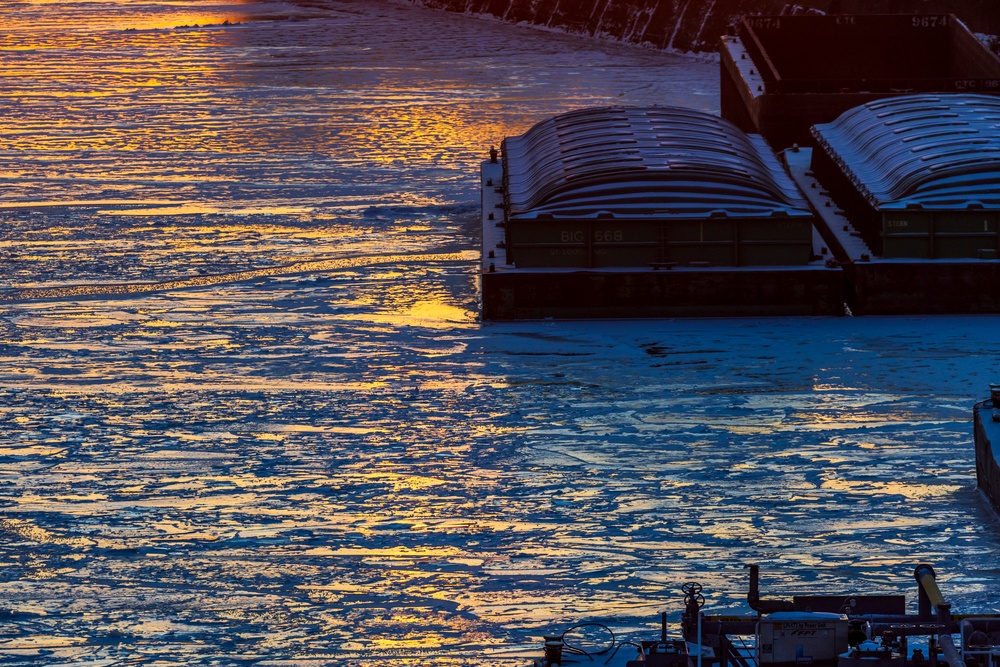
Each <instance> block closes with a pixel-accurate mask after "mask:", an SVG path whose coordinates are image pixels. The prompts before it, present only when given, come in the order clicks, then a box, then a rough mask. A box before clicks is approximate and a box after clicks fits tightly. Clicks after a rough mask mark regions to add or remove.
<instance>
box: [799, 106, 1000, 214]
mask: <svg viewBox="0 0 1000 667" xmlns="http://www.w3.org/2000/svg"><path fill="white" fill-rule="evenodd" d="M812 133H813V137H814V138H815V139H816V142H817V144H818V145H819V146H820V148H822V149H823V150H824V151H826V152H827V154H828V155H830V157H831V158H833V160H834V162H836V163H837V164H838V166H840V168H841V169H842V170H843V171H844V173H845V174H846V175H847V177H848V178H850V179H851V181H852V182H853V183H854V186H855V187H856V188H857V189H858V191H859V192H861V194H862V195H863V196H865V197H866V198H867V199H868V201H869V202H870V203H871V204H872V205H873V206H875V207H876V208H882V209H901V208H907V207H910V208H916V207H924V208H929V209H967V208H971V209H978V208H991V209H993V208H1000V97H993V96H989V95H971V94H970V95H964V94H943V95H905V96H902V97H892V98H888V99H883V100H878V101H876V102H869V103H868V104H863V105H861V106H859V107H855V108H853V109H850V110H849V111H845V112H844V113H843V114H841V115H840V117H839V118H837V120H835V121H833V122H832V123H825V124H822V125H816V126H814V127H813V130H812Z"/></svg>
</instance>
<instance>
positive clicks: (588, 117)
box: [503, 107, 811, 219]
mask: <svg viewBox="0 0 1000 667" xmlns="http://www.w3.org/2000/svg"><path fill="white" fill-rule="evenodd" d="M503 160H504V187H505V199H506V204H507V207H508V211H507V213H508V216H510V217H513V218H520V219H532V218H538V217H544V218H549V217H552V218H574V219H586V218H599V217H615V218H626V219H649V218H656V219H670V218H683V219H699V218H710V217H720V216H722V217H756V218H760V217H769V216H783V217H799V216H802V217H807V216H808V217H811V213H810V212H809V206H808V204H807V202H806V201H805V199H804V198H803V197H802V195H801V193H799V191H798V190H797V188H796V187H795V184H794V183H793V182H792V180H791V179H790V178H789V177H788V176H787V174H785V172H784V170H783V169H782V167H781V165H780V164H779V162H778V160H777V158H776V157H775V156H774V154H773V153H772V152H771V149H770V147H769V146H768V145H767V143H766V142H765V141H764V140H763V139H762V138H761V137H760V136H757V135H746V134H744V133H743V132H742V131H741V130H739V129H738V128H737V127H736V126H735V125H733V124H732V123H730V122H729V121H726V120H723V119H721V118H718V117H717V116H713V115H711V114H708V113H705V112H702V111H696V110H693V109H684V108H677V107H652V108H632V107H607V108H597V109H585V110H581V111H574V112H570V113H566V114H562V115H560V116H555V117H553V118H550V119H548V120H545V121H542V122H540V123H538V124H537V125H535V126H534V127H532V128H531V129H530V130H528V131H527V132H526V133H525V134H523V135H521V136H518V137H508V138H507V139H505V140H504V143H503Z"/></svg>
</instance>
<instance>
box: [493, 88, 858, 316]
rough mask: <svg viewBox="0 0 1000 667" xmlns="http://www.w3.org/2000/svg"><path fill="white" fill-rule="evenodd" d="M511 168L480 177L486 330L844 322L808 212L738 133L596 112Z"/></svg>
mask: <svg viewBox="0 0 1000 667" xmlns="http://www.w3.org/2000/svg"><path fill="white" fill-rule="evenodd" d="M501 155H502V160H500V161H492V160H491V161H490V162H486V163H484V164H483V168H482V185H483V225H484V248H483V262H484V273H483V317H484V319H514V318H524V317H528V318H530V317H608V316H612V317H653V316H670V315H719V314H761V315H763V314H811V315H830V314H840V313H841V312H842V311H843V300H844V299H843V294H842V287H841V280H840V277H839V272H837V271H835V270H831V269H830V268H828V267H827V266H826V264H825V262H824V258H823V257H822V239H821V237H820V235H819V232H818V230H817V229H816V227H815V225H814V221H815V216H814V214H813V213H812V211H811V210H810V208H809V204H808V202H807V201H806V200H805V198H804V197H803V196H802V194H801V193H800V192H799V190H798V188H797V187H796V186H795V184H794V183H793V182H792V180H791V178H790V177H789V176H788V174H787V173H786V172H785V171H784V169H783V167H782V166H781V164H780V163H779V161H778V160H777V158H776V157H775V155H774V154H773V153H772V152H771V150H770V148H769V147H768V146H767V144H766V142H764V141H763V139H761V137H759V136H752V135H746V134H745V133H743V132H742V131H740V130H739V129H738V128H736V127H735V126H734V125H733V124H732V123H730V122H729V121H726V120H724V119H722V118H719V117H717V116H713V115H711V114H708V113H705V112H701V111H696V110H693V109H683V108H676V107H650V108H628V107H607V108H598V109H585V110H582V111H577V112H571V113H567V114H562V115H560V116H556V117H554V118H550V119H547V120H545V121H542V122H540V123H538V124H537V125H535V126H534V127H532V128H531V129H530V130H528V132H526V133H525V134H524V135H522V136H518V137H508V138H507V139H505V140H504V142H503V145H502V150H501ZM762 269H766V270H762Z"/></svg>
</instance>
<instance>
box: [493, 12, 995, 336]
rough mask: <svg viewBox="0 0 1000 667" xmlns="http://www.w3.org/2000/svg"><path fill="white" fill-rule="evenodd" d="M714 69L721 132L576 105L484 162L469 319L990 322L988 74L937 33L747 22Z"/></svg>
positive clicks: (699, 122) (856, 22)
mask: <svg viewBox="0 0 1000 667" xmlns="http://www.w3.org/2000/svg"><path fill="white" fill-rule="evenodd" d="M904 28H905V29H904ZM876 38H877V39H876ZM873 40H874V41H873ZM874 42H877V44H875V43H874ZM921 45H923V46H921ZM824 49H825V51H824ZM838 49H839V50H838ZM817 53H818V54H820V56H819V61H817V62H820V63H822V66H821V65H817V67H816V68H815V69H816V71H817V74H816V75H815V77H814V80H813V81H812V83H809V82H808V81H807V80H806V79H804V78H803V77H804V76H806V75H805V74H804V73H803V72H805V71H807V70H808V69H809V68H805V69H803V68H802V67H801V63H798V62H797V60H796V57H797V56H798V55H801V56H802V57H803V62H812V60H810V59H812V58H816V57H817ZM824 54H825V55H824ZM834 54H837V57H834ZM913 54H918V55H919V56H920V57H919V58H917V57H916V56H914V55H913ZM722 56H723V57H722V60H721V64H720V67H721V69H722V116H723V117H722V118H719V117H715V116H712V115H710V114H707V113H704V112H700V111H695V110H691V109H681V108H676V107H648V108H628V107H606V108H599V109H583V110H580V111H575V112H571V113H567V114H562V115H560V116H556V117H554V118H550V119H547V120H543V121H541V122H540V123H538V124H536V125H535V126H534V127H532V128H531V129H529V130H528V131H527V132H526V133H525V134H524V135H521V136H515V137H507V138H506V139H505V140H504V142H503V144H502V145H501V150H500V151H499V152H497V151H495V150H494V151H493V154H492V157H491V159H490V160H489V161H488V162H484V163H483V165H482V168H481V172H480V178H481V187H482V225H483V249H482V273H481V288H482V289H481V294H482V303H481V305H482V318H483V320H511V319H541V318H603V317H675V316H738V315H756V316H760V315H826V316H838V315H844V314H851V315H868V314H871V315H876V314H927V313H998V312H1000V123H997V122H996V119H997V118H1000V59H998V58H997V57H996V56H994V55H993V54H992V53H990V52H989V51H988V50H986V49H985V47H984V46H983V45H981V44H979V43H978V42H977V41H976V40H975V38H974V37H973V36H972V35H971V34H970V33H969V31H968V30H967V29H966V28H965V27H964V26H963V25H961V23H960V22H959V21H957V19H955V18H954V17H953V16H950V15H932V16H913V15H905V16H826V17H823V16H798V17H753V18H752V19H746V20H744V21H743V22H742V23H741V27H740V31H739V34H738V35H735V36H728V37H725V38H723V40H722ZM911 56H913V57H911ZM914 58H916V59H914ZM927 58H931V60H934V62H936V63H937V64H936V65H935V67H936V68H937V69H930V70H928V69H926V68H922V67H917V65H915V64H914V63H917V64H919V63H923V62H924V60H927ZM941 58H943V60H941V62H938V60H939V59H941ZM838 59H841V60H843V61H844V62H843V63H840V64H837V65H834V64H831V62H833V61H838ZM828 61H829V62H828ZM844 63H846V64H844ZM942 63H943V64H942ZM845 68H846V69H845ZM852 68H853V69H852ZM907 68H911V69H912V68H916V69H915V70H913V71H910V69H907ZM942 68H944V69H942ZM939 70H940V71H939ZM810 71H811V70H810ZM921 72H922V74H921ZM850 77H855V79H852V80H851V81H853V83H851V82H849V81H848V79H850ZM859 77H860V78H859ZM848 84H850V85H848ZM955 90H958V91H962V92H960V93H956V92H949V91H955ZM934 91H938V92H934ZM970 91H971V92H970ZM859 102H862V103H861V104H858V103H859ZM786 112H787V113H786ZM789 114H791V115H789ZM838 114H839V115H838ZM773 149H780V150H777V152H775V150H773Z"/></svg>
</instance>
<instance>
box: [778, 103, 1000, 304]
mask: <svg viewBox="0 0 1000 667" xmlns="http://www.w3.org/2000/svg"><path fill="white" fill-rule="evenodd" d="M812 136H813V138H814V141H815V144H816V147H815V148H813V149H811V150H810V149H803V150H801V151H798V152H789V151H786V152H785V158H786V163H787V164H788V166H789V168H790V171H791V174H792V177H793V178H794V179H795V180H796V181H797V182H798V183H799V185H800V187H801V188H802V189H803V191H804V192H805V193H806V195H807V197H809V199H810V200H811V203H812V204H813V207H814V209H815V210H817V211H818V212H819V214H820V217H821V218H822V220H823V223H822V224H821V225H820V228H821V229H823V230H824V232H825V233H824V238H826V241H827V243H828V245H829V246H830V249H831V251H832V252H833V254H834V256H835V257H836V259H837V260H838V261H839V262H840V263H841V264H842V266H843V268H844V274H845V280H846V289H845V293H846V295H847V299H848V303H849V304H850V307H851V309H852V310H853V312H854V313H855V314H859V315H860V314H876V313H877V314H904V313H996V312H998V311H1000V261H997V258H998V255H1000V228H998V226H1000V97H996V96H987V95H978V94H933V95H907V96H898V97H889V98H885V99H882V100H877V101H874V102H869V103H867V104H863V105H861V106H858V107H855V108H853V109H851V110H849V111H847V112H845V113H843V114H842V115H841V116H840V117H839V118H837V119H836V120H835V121H833V122H832V123H824V124H819V125H815V126H813V128H812Z"/></svg>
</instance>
